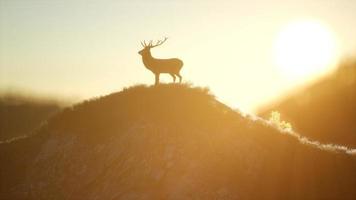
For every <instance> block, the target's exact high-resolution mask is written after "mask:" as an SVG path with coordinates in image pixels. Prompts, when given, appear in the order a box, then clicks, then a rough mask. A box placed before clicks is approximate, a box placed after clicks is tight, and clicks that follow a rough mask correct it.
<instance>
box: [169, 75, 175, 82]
mask: <svg viewBox="0 0 356 200" xmlns="http://www.w3.org/2000/svg"><path fill="white" fill-rule="evenodd" d="M170 75H171V76H172V78H173V83H175V82H176V76H175V75H174V74H171V73H170Z"/></svg>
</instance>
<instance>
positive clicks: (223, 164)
mask: <svg viewBox="0 0 356 200" xmlns="http://www.w3.org/2000/svg"><path fill="white" fill-rule="evenodd" d="M293 128H294V127H293ZM319 147H323V146H320V145H319V144H317V143H312V142H310V141H309V140H307V139H305V138H302V137H300V136H298V135H297V134H295V133H293V132H291V131H290V130H280V129H278V127H277V128H276V127H275V125H273V124H272V123H269V122H266V121H263V120H261V119H259V118H254V117H252V116H243V115H241V114H240V113H238V112H236V111H234V110H232V109H230V108H229V107H227V106H226V105H224V104H222V103H220V102H218V101H217V100H216V99H215V98H214V96H213V95H211V94H210V93H209V91H208V90H207V89H204V88H196V87H191V86H188V85H180V84H166V85H158V86H151V87H148V86H142V85H141V86H135V87H131V88H127V89H124V90H123V91H121V92H118V93H113V94H110V95H108V96H104V97H100V98H97V99H92V100H90V101H85V102H83V103H81V104H78V105H75V106H73V107H69V108H66V109H64V110H63V111H61V112H60V113H59V114H57V115H56V116H54V117H52V118H51V119H50V120H49V121H48V124H47V125H45V126H43V127H42V128H41V129H40V130H39V131H38V132H37V133H36V134H34V135H31V136H29V137H28V138H24V139H19V140H16V141H13V142H10V143H4V144H1V145H0V153H1V154H2V155H1V156H0V159H1V160H0V161H1V163H6V164H4V165H3V164H2V165H1V166H0V171H1V173H3V174H2V175H1V184H2V185H1V191H0V195H2V196H0V199H1V198H12V199H16V198H18V199H21V198H27V199H353V198H354V197H355V196H356V191H355V190H354V188H356V179H355V178H354V177H356V170H355V169H356V158H355V155H354V152H353V151H348V150H347V149H343V148H339V147H333V146H330V148H319ZM18 174H19V175H18ZM13 176H16V179H13Z"/></svg>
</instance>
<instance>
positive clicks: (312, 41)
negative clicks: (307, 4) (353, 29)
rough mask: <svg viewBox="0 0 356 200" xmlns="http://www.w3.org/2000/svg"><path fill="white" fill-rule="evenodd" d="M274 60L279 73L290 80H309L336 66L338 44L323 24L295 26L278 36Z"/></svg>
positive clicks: (306, 23) (297, 22)
mask: <svg viewBox="0 0 356 200" xmlns="http://www.w3.org/2000/svg"><path fill="white" fill-rule="evenodd" d="M274 57H275V62H276V64H277V66H278V67H279V69H280V71H281V72H282V73H283V74H284V75H286V76H287V77H288V78H291V79H294V80H296V79H305V78H309V77H312V76H315V75H318V74H320V73H323V72H326V71H327V70H328V69H329V68H330V67H332V65H333V64H334V63H335V62H336V60H337V58H338V53H337V40H336V37H335V36H334V34H333V32H332V31H331V30H330V29H329V28H328V27H327V26H326V25H324V24H322V23H321V22H318V21H313V20H302V21H296V22H292V23H289V24H288V25H287V26H286V27H284V28H283V29H282V30H281V31H280V32H279V34H278V36H277V39H276V41H275V44H274Z"/></svg>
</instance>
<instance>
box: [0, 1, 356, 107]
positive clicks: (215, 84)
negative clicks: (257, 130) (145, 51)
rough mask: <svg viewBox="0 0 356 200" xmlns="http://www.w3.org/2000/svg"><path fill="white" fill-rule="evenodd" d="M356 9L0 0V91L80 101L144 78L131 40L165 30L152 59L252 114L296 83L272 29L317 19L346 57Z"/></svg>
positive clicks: (355, 47) (308, 4) (339, 5)
mask: <svg viewBox="0 0 356 200" xmlns="http://www.w3.org/2000/svg"><path fill="white" fill-rule="evenodd" d="M355 10H356V1H352V0H299V1H289V0H270V1H267V0H263V1H262V0H259V1H258V0H250V1H239V0H235V1H232V0H219V1H208V0H204V1H200V0H196V1H194V0H190V1H188V0H156V1H144V0H142V1H140V0H130V1H122V0H102V1H89V0H86V1H84V0H0V91H7V90H10V89H11V90H22V91H31V92H36V93H38V94H46V95H56V96H58V97H61V98H73V99H87V98H93V97H95V96H101V95H106V94H109V93H112V92H116V91H120V90H121V89H122V88H124V87H129V86H132V85H134V84H153V83H154V76H153V74H152V73H151V72H150V71H148V70H147V69H146V68H144V66H143V64H142V60H141V57H140V55H139V54H138V53H137V52H138V51H139V50H141V49H142V47H141V45H140V41H142V40H146V41H147V40H158V39H163V38H164V37H165V36H167V37H168V40H167V42H166V43H164V44H163V45H162V46H160V47H157V48H155V49H153V50H152V54H153V56H154V57H157V58H171V57H178V58H180V59H182V60H183V62H184V66H183V69H182V71H181V74H182V76H183V80H184V81H185V82H189V83H192V84H193V85H195V86H202V87H208V88H210V89H211V91H212V93H213V94H215V95H216V96H217V98H218V99H219V100H220V101H222V102H224V103H226V104H227V105H229V106H231V107H233V108H236V109H241V110H243V111H248V112H254V111H255V110H256V109H257V108H258V107H259V106H261V105H263V104H266V103H268V102H270V101H273V100H275V99H276V98H278V97H280V96H282V95H283V94H285V92H287V91H290V90H292V89H294V88H297V87H298V86H301V85H303V84H305V80H302V79H299V80H292V79H290V78H289V77H288V76H286V75H285V74H283V73H281V72H280V70H279V69H278V68H277V67H276V63H275V61H274V60H273V55H272V54H273V46H274V44H275V41H276V37H277V35H278V33H280V31H281V29H283V27H285V26H287V25H288V24H289V23H290V22H291V21H294V20H299V19H306V20H309V19H310V20H317V21H320V22H322V23H323V24H325V25H326V26H328V28H329V29H330V30H332V32H333V34H334V35H335V37H336V39H337V42H338V43H337V44H338V52H339V54H340V57H345V56H353V55H355V52H356V39H355V35H356V21H355V19H356V12H355ZM161 79H162V81H163V82H170V81H171V77H170V76H169V75H161Z"/></svg>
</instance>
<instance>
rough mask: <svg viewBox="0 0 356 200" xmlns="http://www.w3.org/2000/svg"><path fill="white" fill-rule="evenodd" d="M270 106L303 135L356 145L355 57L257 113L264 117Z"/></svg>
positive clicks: (326, 141)
mask: <svg viewBox="0 0 356 200" xmlns="http://www.w3.org/2000/svg"><path fill="white" fill-rule="evenodd" d="M273 110H277V111H279V112H280V113H281V115H282V116H283V118H284V119H286V120H287V121H289V122H291V124H293V127H294V129H296V130H297V131H298V132H300V133H303V134H304V136H306V137H309V138H312V139H314V140H318V141H321V142H323V143H334V144H340V145H346V146H350V147H353V148H356V123H355V122H356V61H355V60H349V61H347V62H345V63H343V64H342V65H341V66H340V67H339V68H338V70H337V71H335V72H334V73H333V74H331V75H330V76H328V77H325V78H324V79H322V80H320V81H318V82H317V83H315V84H313V85H311V86H309V87H306V88H304V89H303V90H300V91H298V92H296V93H294V94H293V95H290V96H288V97H286V98H284V99H283V100H282V101H280V102H277V103H274V104H271V105H269V106H266V107H265V108H263V109H261V111H260V115H261V116H265V117H266V116H267V115H269V113H270V112H271V111H273Z"/></svg>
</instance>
